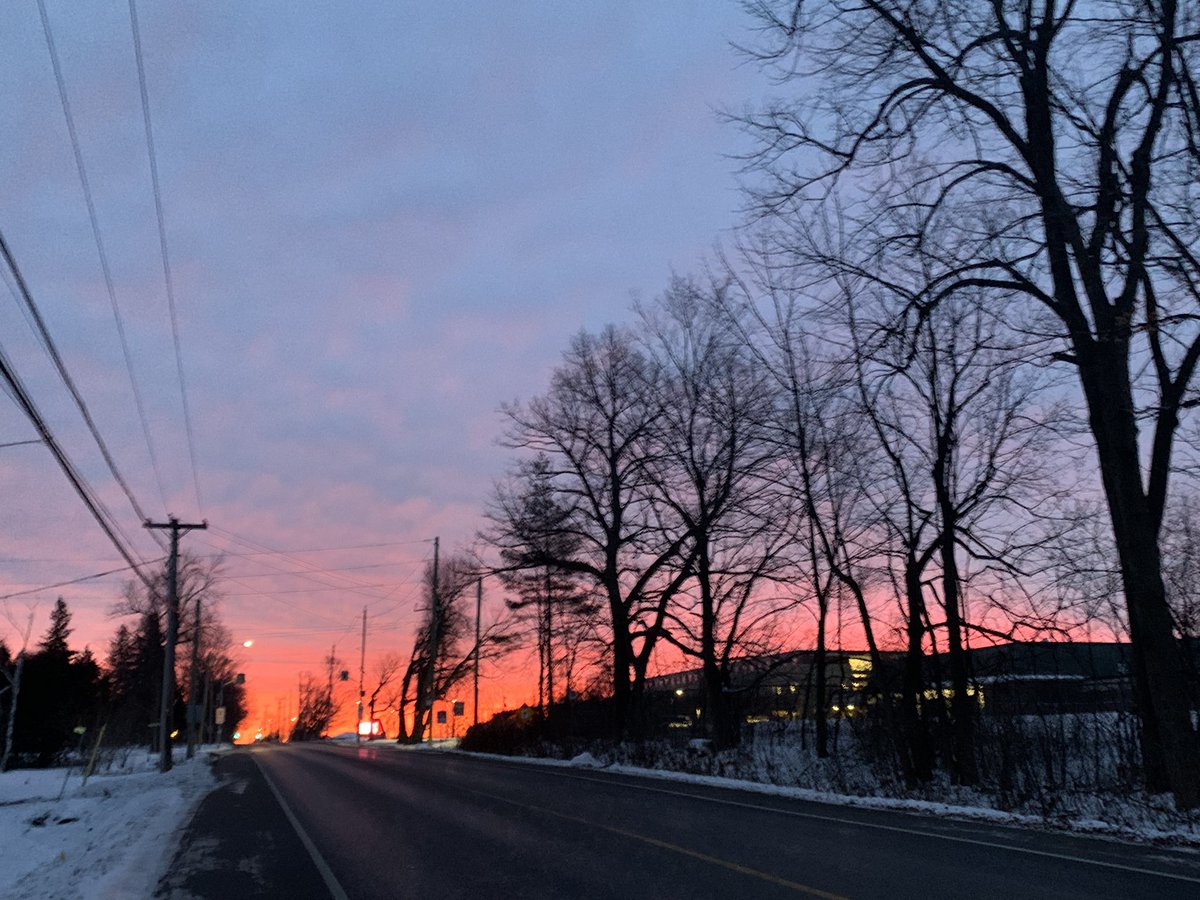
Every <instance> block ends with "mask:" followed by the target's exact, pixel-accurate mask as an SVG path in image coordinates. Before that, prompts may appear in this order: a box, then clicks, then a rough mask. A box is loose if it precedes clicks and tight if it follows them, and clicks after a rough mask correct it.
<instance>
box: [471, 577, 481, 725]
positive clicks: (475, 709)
mask: <svg viewBox="0 0 1200 900" xmlns="http://www.w3.org/2000/svg"><path fill="white" fill-rule="evenodd" d="M482 609H483V576H482V575H480V576H479V580H478V581H476V582H475V702H474V703H473V704H472V705H471V718H472V723H471V724H473V725H478V724H479V614H480V611H481V610H482Z"/></svg>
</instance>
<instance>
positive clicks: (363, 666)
mask: <svg viewBox="0 0 1200 900" xmlns="http://www.w3.org/2000/svg"><path fill="white" fill-rule="evenodd" d="M366 674H367V607H366V605H365V604H364V606H363V626H362V649H361V651H360V652H359V656H358V728H357V729H356V731H355V734H356V737H355V739H354V740H355V743H359V744H361V743H362V721H363V717H362V716H363V698H364V697H365V696H366V692H365V691H364V690H363V679H364V678H365V677H366Z"/></svg>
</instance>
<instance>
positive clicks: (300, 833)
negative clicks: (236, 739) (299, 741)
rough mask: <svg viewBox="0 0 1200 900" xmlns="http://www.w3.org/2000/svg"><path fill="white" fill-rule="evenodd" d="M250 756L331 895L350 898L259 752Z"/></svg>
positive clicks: (337, 898)
mask: <svg viewBox="0 0 1200 900" xmlns="http://www.w3.org/2000/svg"><path fill="white" fill-rule="evenodd" d="M250 758H251V759H253V760H254V764H255V765H256V766H258V771H259V772H261V773H262V777H263V779H264V780H265V781H266V782H267V787H269V788H270V789H271V793H272V794H274V795H275V799H276V800H278V801H279V806H280V808H281V809H282V810H283V814H284V815H285V816H287V820H288V821H289V822H291V823H292V827H293V828H295V829H296V836H297V837H299V838H300V843H302V844H303V845H304V849H305V850H307V851H308V855H309V856H311V857H312V861H313V862H314V863H315V864H316V867H317V871H318V872H320V873H321V878H323V879H324V881H325V887H327V888H329V894H330V896H332V897H333V900H350V897H349V895H347V894H346V892H345V891H344V890H342V886H341V885H340V884H338V880H337V878H336V877H334V874H333V870H332V869H330V868H329V864H328V863H326V862H325V857H323V856H322V855H321V851H320V850H318V849H317V845H316V844H314V843H313V842H312V838H310V837H309V836H308V832H306V831H305V830H304V826H303V825H301V824H300V820H299V819H297V818H296V814H295V813H293V812H292V808H291V807H290V806H288V804H287V801H286V800H284V799H283V794H281V793H280V792H279V788H277V787H275V782H274V781H272V780H271V776H270V775H268V774H267V770H266V769H265V768H263V764H262V763H260V762H259V761H258V758H257V754H255V753H251V754H250Z"/></svg>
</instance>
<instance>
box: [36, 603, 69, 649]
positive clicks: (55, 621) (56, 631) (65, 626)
mask: <svg viewBox="0 0 1200 900" xmlns="http://www.w3.org/2000/svg"><path fill="white" fill-rule="evenodd" d="M73 630H74V629H72V628H71V611H70V610H69V609H67V604H66V601H64V600H63V598H62V597H59V598H58V599H57V600H55V601H54V609H53V610H51V612H50V628H49V629H48V630H47V631H46V636H45V637H44V638H42V642H41V644H39V645H38V649H39V650H40V652H41V653H43V654H45V655H46V656H48V657H56V658H59V659H62V660H68V659H70V657H71V650H70V648H69V647H68V646H67V638H68V637H70V635H71V632H72V631H73Z"/></svg>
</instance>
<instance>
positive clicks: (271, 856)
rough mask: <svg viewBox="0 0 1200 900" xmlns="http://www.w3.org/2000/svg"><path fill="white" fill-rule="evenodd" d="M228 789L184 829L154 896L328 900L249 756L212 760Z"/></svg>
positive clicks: (216, 899)
mask: <svg viewBox="0 0 1200 900" xmlns="http://www.w3.org/2000/svg"><path fill="white" fill-rule="evenodd" d="M213 766H214V769H215V771H216V774H217V776H218V777H219V778H220V779H221V786H220V787H218V788H217V789H216V790H215V791H213V792H212V793H211V794H209V795H208V796H207V797H206V798H205V799H204V800H203V801H202V802H201V804H200V806H199V807H198V808H197V810H196V812H195V814H194V815H193V816H192V820H191V822H190V823H189V824H188V826H187V827H186V828H185V829H184V832H183V835H182V837H181V838H180V842H179V847H178V849H177V851H176V853H175V856H174V858H173V860H172V862H171V865H170V868H169V869H168V870H167V873H166V875H164V876H163V879H162V880H161V881H160V882H159V884H158V889H157V891H156V892H155V895H154V896H155V897H158V898H169V900H195V898H200V900H268V898H281V897H286V898H289V900H329V897H330V894H329V890H328V888H327V887H326V886H325V881H324V880H323V878H322V876H321V874H320V872H319V871H318V870H317V867H316V864H315V863H314V862H313V860H312V857H311V856H310V855H309V853H308V851H307V850H306V849H305V847H304V845H303V843H301V840H300V837H299V836H298V834H297V833H296V829H295V828H293V827H292V824H291V823H290V822H289V821H288V819H287V817H286V815H285V814H284V812H283V809H282V808H281V807H280V805H279V802H278V801H277V800H276V799H275V797H274V795H273V794H272V792H271V789H270V788H269V787H268V785H267V782H266V780H265V779H264V778H263V776H262V772H261V771H260V770H259V768H258V766H257V765H256V764H255V762H254V759H253V758H252V756H251V754H250V753H247V752H234V753H230V754H225V755H221V756H217V757H215V758H214V760H213Z"/></svg>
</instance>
